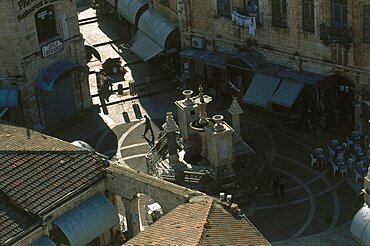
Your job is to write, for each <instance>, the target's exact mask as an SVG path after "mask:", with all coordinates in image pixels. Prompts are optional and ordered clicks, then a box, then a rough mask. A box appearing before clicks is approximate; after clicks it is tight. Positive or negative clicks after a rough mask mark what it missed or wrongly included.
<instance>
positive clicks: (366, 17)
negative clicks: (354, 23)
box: [363, 5, 370, 43]
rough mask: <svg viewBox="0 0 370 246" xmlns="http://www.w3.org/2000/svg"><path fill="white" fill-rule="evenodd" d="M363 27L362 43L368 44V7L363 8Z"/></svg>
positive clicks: (369, 31) (369, 40) (369, 9)
mask: <svg viewBox="0 0 370 246" xmlns="http://www.w3.org/2000/svg"><path fill="white" fill-rule="evenodd" d="M363 18H364V19H363V25H364V31H363V33H364V34H363V35H364V43H370V5H365V6H364V17H363Z"/></svg>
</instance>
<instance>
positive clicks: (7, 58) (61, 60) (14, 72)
mask: <svg viewBox="0 0 370 246" xmlns="http://www.w3.org/2000/svg"><path fill="white" fill-rule="evenodd" d="M0 7H1V9H3V10H5V9H6V11H2V12H1V13H0V23H1V24H0V27H1V28H0V36H1V41H0V54H1V56H0V57H1V58H0V60H1V61H0V64H1V66H0V109H1V112H2V113H1V115H2V119H5V120H8V121H11V122H13V123H17V124H21V125H26V126H27V127H29V128H33V129H37V130H43V129H45V128H48V127H52V126H54V125H56V124H58V123H60V122H62V121H63V120H65V119H67V118H69V117H71V116H72V115H74V114H75V113H77V112H79V111H81V110H83V109H85V108H88V107H90V106H91V105H92V101H91V98H90V93H89V87H88V83H87V73H88V69H87V66H86V57H85V49H84V41H83V37H82V35H81V34H80V30H79V25H78V19H77V12H76V2H75V1H58V0H43V1H41V0H40V1H25V0H17V1H16V0H4V1H1V3H0Z"/></svg>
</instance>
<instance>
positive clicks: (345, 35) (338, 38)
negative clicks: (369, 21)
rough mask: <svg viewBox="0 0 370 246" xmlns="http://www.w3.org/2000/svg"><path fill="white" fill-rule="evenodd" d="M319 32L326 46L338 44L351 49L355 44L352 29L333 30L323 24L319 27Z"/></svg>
mask: <svg viewBox="0 0 370 246" xmlns="http://www.w3.org/2000/svg"><path fill="white" fill-rule="evenodd" d="M319 30H320V40H322V41H323V43H324V44H325V45H326V46H329V45H330V44H333V43H336V44H342V45H343V46H344V47H346V48H350V47H351V46H352V44H353V38H352V29H351V28H350V27H346V28H333V27H328V26H326V25H325V24H324V23H322V24H320V25H319Z"/></svg>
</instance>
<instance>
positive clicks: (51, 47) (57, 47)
mask: <svg viewBox="0 0 370 246" xmlns="http://www.w3.org/2000/svg"><path fill="white" fill-rule="evenodd" d="M62 49H63V42H62V39H57V40H54V41H52V42H50V43H47V44H45V45H43V46H41V53H42V57H47V56H50V55H52V54H55V53H57V52H59V51H61V50H62Z"/></svg>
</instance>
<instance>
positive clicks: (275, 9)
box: [272, 0, 288, 27]
mask: <svg viewBox="0 0 370 246" xmlns="http://www.w3.org/2000/svg"><path fill="white" fill-rule="evenodd" d="M272 25H273V26H276V27H287V26H288V21H287V3H286V0H272Z"/></svg>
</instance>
